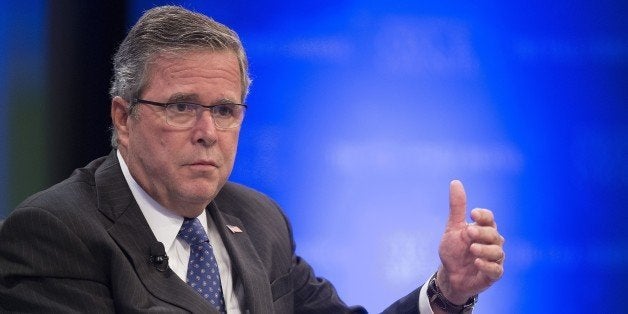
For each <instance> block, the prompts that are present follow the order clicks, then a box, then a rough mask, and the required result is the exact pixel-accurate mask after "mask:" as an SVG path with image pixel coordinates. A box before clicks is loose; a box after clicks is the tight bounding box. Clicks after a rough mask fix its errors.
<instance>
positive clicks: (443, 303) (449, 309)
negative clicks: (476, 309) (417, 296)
mask: <svg viewBox="0 0 628 314" xmlns="http://www.w3.org/2000/svg"><path fill="white" fill-rule="evenodd" d="M437 275H438V272H436V273H435V274H434V275H433V276H432V278H431V279H430V280H429V282H428V286H427V297H428V299H429V301H430V304H431V305H432V306H436V307H438V308H439V309H441V310H443V311H445V312H446V313H470V312H471V310H472V309H473V306H475V303H476V302H477V299H478V296H477V295H475V296H472V297H470V298H467V297H462V298H452V299H449V298H447V297H445V294H444V293H443V291H442V290H441V288H440V287H439V285H438V284H437V281H438V280H437V279H438V276H437ZM461 300H462V301H461Z"/></svg>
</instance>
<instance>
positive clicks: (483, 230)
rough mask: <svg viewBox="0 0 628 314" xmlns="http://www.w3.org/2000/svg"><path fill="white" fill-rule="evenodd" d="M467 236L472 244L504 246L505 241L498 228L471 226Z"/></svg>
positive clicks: (468, 228)
mask: <svg viewBox="0 0 628 314" xmlns="http://www.w3.org/2000/svg"><path fill="white" fill-rule="evenodd" d="M467 236H468V237H469V238H470V239H471V242H476V243H482V244H497V245H503V244H504V242H505V240H504V237H502V236H501V235H500V234H499V232H498V231H497V229H496V228H494V227H486V226H478V225H476V224H470V225H468V226H467Z"/></svg>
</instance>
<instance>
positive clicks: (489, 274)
mask: <svg viewBox="0 0 628 314" xmlns="http://www.w3.org/2000/svg"><path fill="white" fill-rule="evenodd" d="M466 208H467V196H466V194H465V192H464V188H463V186H462V183H461V182H460V181H458V180H454V181H452V182H451V183H450V186H449V219H448V221H447V226H446V228H445V233H444V234H443V238H442V239H441V243H440V246H439V249H438V254H439V256H440V260H441V267H440V268H439V270H438V274H437V277H436V284H437V286H438V287H439V288H440V290H441V291H442V293H443V295H444V296H445V298H447V299H448V300H449V301H450V302H452V303H454V304H464V303H465V302H466V301H467V300H468V299H469V298H470V297H472V296H474V295H476V294H478V293H480V292H482V291H484V290H485V289H486V288H488V287H490V286H491V285H492V284H493V283H494V282H495V281H497V280H498V279H499V278H500V277H501V276H502V274H503V273H504V258H505V253H504V249H503V246H504V237H502V236H501V235H500V234H499V232H498V231H497V225H496V224H495V218H494V217H493V212H491V211H490V210H488V209H479V208H476V209H474V210H472V211H471V219H472V220H473V221H474V222H473V223H471V224H469V223H467V222H466V220H465V216H466Z"/></svg>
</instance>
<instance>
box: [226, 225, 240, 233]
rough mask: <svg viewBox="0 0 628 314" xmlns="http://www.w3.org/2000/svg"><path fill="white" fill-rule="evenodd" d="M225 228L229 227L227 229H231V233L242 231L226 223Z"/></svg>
mask: <svg viewBox="0 0 628 314" xmlns="http://www.w3.org/2000/svg"><path fill="white" fill-rule="evenodd" d="M227 228H229V230H231V233H240V232H243V231H242V229H240V227H238V226H234V225H227Z"/></svg>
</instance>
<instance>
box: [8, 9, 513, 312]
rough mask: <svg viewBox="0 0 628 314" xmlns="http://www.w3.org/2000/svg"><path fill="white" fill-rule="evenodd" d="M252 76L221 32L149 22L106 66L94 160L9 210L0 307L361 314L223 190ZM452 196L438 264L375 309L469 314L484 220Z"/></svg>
mask: <svg viewBox="0 0 628 314" xmlns="http://www.w3.org/2000/svg"><path fill="white" fill-rule="evenodd" d="M249 83H250V80H249V77H248V64H247V59H246V55H245V52H244V49H243V48H242V44H241V43H240V40H239V38H238V36H237V34H236V33H235V32H233V31H232V30H230V29H229V28H227V27H225V26H224V25H221V24H219V23H217V22H215V21H213V20H211V19H210V18H208V17H206V16H204V15H201V14H198V13H193V12H190V11H187V10H185V9H183V8H180V7H170V6H167V7H159V8H154V9H152V10H149V11H147V12H146V13H145V14H144V15H143V16H142V17H141V18H140V20H139V21H138V22H137V24H136V25H135V26H134V27H133V28H132V29H131V30H130V31H129V34H128V35H127V37H126V38H125V40H124V41H123V42H122V44H121V45H120V47H119V49H118V51H117V53H116V55H115V57H114V78H113V80H112V86H111V97H112V98H111V118H112V123H113V128H112V129H113V136H112V145H113V147H114V150H113V151H112V152H111V153H110V154H109V155H108V156H106V157H101V158H99V159H96V160H94V161H92V162H91V163H90V164H88V165H87V166H86V167H84V168H81V169H77V170H75V171H74V173H73V174H72V175H71V176H70V177H69V178H68V179H66V180H64V181H63V182H61V183H59V184H57V185H54V186H53V187H51V188H49V189H47V190H45V191H42V192H39V193H37V194H35V195H33V196H31V197H29V198H28V199H27V200H25V201H24V202H23V203H22V204H20V205H19V206H18V208H17V209H16V210H14V212H13V213H12V214H11V215H10V216H9V217H8V218H7V219H6V221H5V222H4V224H3V226H2V228H1V229H0V243H2V245H1V246H0V308H1V309H2V310H4V311H17V312H51V313H56V312H59V313H67V312H78V313H82V312H90V313H101V312H123V313H126V312H129V313H131V312H193V313H203V312H204V313H216V312H221V313H224V312H228V313H246V312H248V313H295V312H298V313H361V312H365V310H364V309H363V308H361V307H349V306H347V305H346V304H344V303H343V302H342V301H341V300H340V298H339V297H338V295H337V294H336V291H335V289H334V288H333V286H332V285H331V283H329V282H328V281H326V280H325V279H322V278H317V277H316V276H315V274H314V271H313V270H312V268H311V267H310V266H309V265H308V264H307V262H305V261H304V260H303V259H302V258H300V257H299V256H296V255H295V251H294V248H295V246H294V243H293V237H292V231H291V229H290V224H289V222H288V220H287V218H286V217H285V216H284V214H283V213H282V211H281V209H280V208H279V207H278V206H277V204H275V203H274V202H273V201H272V200H270V199H269V198H268V197H266V196H264V195H263V194H261V193H259V192H256V191H254V190H252V189H250V188H247V187H244V186H241V185H237V184H234V183H230V182H227V179H228V177H229V175H230V173H231V170H232V167H233V163H234V158H235V154H236V148H237V142H238V134H239V130H240V126H241V123H242V119H243V118H244V113H245V110H246V106H245V105H243V103H244V100H245V98H246V95H247V93H248V86H249ZM465 203H466V197H465V194H464V190H463V188H462V185H461V183H460V182H458V181H453V182H452V183H451V186H450V217H449V220H448V223H447V226H446V229H445V233H444V235H443V238H442V242H441V245H440V248H439V255H440V258H441V261H442V265H441V267H439V269H438V271H437V273H436V274H435V275H434V276H432V278H430V279H429V280H428V282H427V283H426V284H425V285H423V286H421V287H419V288H417V289H416V290H415V291H412V292H411V293H410V294H408V295H407V296H406V297H404V298H402V299H400V300H399V301H397V302H395V303H394V304H392V305H391V306H390V307H389V308H388V309H386V310H385V312H388V313H419V312H421V313H430V312H432V311H434V312H436V313H445V312H466V311H469V310H470V309H471V308H472V306H473V304H474V302H475V300H476V297H477V294H478V293H479V292H481V291H483V290H484V289H486V288H488V287H489V286H490V285H491V284H492V283H493V282H494V281H496V280H498V279H499V278H500V277H501V275H502V273H503V260H504V251H503V242H504V239H503V237H502V236H501V235H500V234H499V233H498V232H497V228H496V225H495V221H494V218H493V215H492V213H491V212H490V211H489V210H486V209H475V210H473V211H472V212H471V218H472V219H473V220H474V223H472V224H468V223H466V222H465V215H466V204H465Z"/></svg>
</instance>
